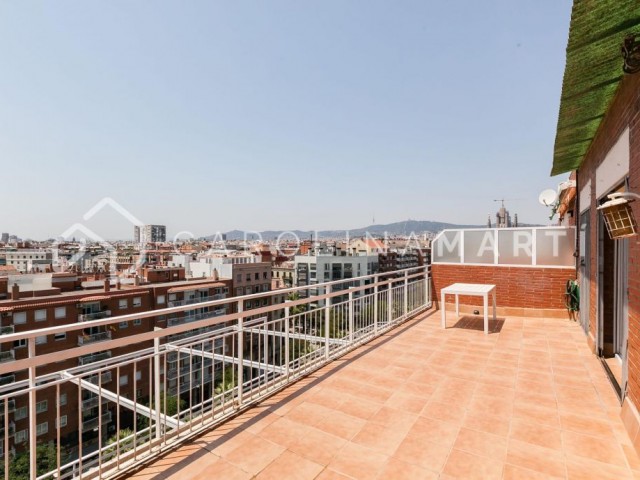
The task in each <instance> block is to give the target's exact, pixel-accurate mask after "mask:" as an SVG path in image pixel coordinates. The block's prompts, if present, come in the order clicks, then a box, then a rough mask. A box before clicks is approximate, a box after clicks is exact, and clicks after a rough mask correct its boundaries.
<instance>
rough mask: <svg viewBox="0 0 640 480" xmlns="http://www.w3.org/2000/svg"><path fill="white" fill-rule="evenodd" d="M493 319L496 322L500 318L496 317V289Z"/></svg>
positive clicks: (494, 292)
mask: <svg viewBox="0 0 640 480" xmlns="http://www.w3.org/2000/svg"><path fill="white" fill-rule="evenodd" d="M492 293H493V295H492V296H493V321H494V322H495V321H496V320H498V318H497V317H496V291H495V289H494V290H493V292H492Z"/></svg>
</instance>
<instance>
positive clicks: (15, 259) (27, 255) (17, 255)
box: [6, 249, 53, 273]
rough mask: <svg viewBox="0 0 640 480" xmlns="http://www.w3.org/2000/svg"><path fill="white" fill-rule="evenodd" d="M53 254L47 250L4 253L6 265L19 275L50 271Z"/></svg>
mask: <svg viewBox="0 0 640 480" xmlns="http://www.w3.org/2000/svg"><path fill="white" fill-rule="evenodd" d="M52 264H53V254H52V253H51V251H47V250H36V249H21V250H14V251H7V252H6V265H9V266H12V267H15V269H16V270H18V271H19V272H21V273H37V272H50V271H52Z"/></svg>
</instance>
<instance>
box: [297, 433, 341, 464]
mask: <svg viewBox="0 0 640 480" xmlns="http://www.w3.org/2000/svg"><path fill="white" fill-rule="evenodd" d="M346 442H347V441H346V440H345V439H344V438H340V437H336V436H335V435H331V434H329V433H326V432H323V431H322V430H318V429H316V428H311V429H309V430H308V431H307V432H306V434H305V435H303V436H302V437H300V438H298V439H297V440H296V441H294V442H293V443H292V444H291V446H290V447H289V450H291V451H292V452H295V453H297V454H299V455H302V456H303V457H305V458H308V459H309V460H312V461H314V462H316V463H319V464H321V465H328V464H329V462H330V461H331V459H332V458H333V457H334V456H335V455H336V454H337V453H338V452H339V451H340V450H341V449H342V447H343V446H344V445H345V444H346Z"/></svg>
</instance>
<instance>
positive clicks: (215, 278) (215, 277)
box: [213, 268, 220, 282]
mask: <svg viewBox="0 0 640 480" xmlns="http://www.w3.org/2000/svg"><path fill="white" fill-rule="evenodd" d="M219 278H220V276H219V275H218V269H217V268H214V269H213V279H214V280H215V281H216V282H217V281H218V279H219Z"/></svg>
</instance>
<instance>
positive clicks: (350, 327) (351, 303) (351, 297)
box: [349, 287, 353, 344]
mask: <svg viewBox="0 0 640 480" xmlns="http://www.w3.org/2000/svg"><path fill="white" fill-rule="evenodd" d="M351 288H352V287H349V343H350V344H353V290H352V289H351Z"/></svg>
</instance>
